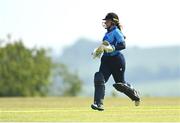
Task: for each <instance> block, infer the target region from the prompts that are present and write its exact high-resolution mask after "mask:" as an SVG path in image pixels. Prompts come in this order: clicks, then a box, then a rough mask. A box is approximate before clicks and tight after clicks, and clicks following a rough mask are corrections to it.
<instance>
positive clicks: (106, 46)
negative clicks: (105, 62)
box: [102, 41, 115, 53]
mask: <svg viewBox="0 0 180 123" xmlns="http://www.w3.org/2000/svg"><path fill="white" fill-rule="evenodd" d="M102 46H103V49H104V51H105V52H107V53H110V52H113V51H114V50H115V47H113V46H112V45H110V44H109V42H108V41H103V43H102Z"/></svg>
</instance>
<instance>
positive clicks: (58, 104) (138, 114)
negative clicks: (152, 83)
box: [0, 97, 180, 122]
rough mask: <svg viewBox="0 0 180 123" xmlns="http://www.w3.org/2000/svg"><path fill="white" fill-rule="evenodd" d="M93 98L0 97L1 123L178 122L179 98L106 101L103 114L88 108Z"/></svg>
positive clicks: (179, 113)
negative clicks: (70, 122) (138, 102)
mask: <svg viewBox="0 0 180 123" xmlns="http://www.w3.org/2000/svg"><path fill="white" fill-rule="evenodd" d="M92 100H93V99H92V98H85V97H84V98H83V97H82V98H80V97H74V98H68V97H66V98H65V97H60V98H52V97H51V98H0V121H4V122H5V121H8V122H13V121H17V122H21V121H22V122H27V121H31V122H33V121H34V122H41V121H45V122H48V121H54V122H55V121H62V122H64V121H65V122H66V121H77V122H83V121H84V122H180V97H179V98H142V103H141V106H139V107H135V106H134V104H133V102H132V101H130V100H129V99H128V98H106V99H105V102H104V103H105V111H103V112H99V111H94V110H92V109H91V108H90V104H91V103H92Z"/></svg>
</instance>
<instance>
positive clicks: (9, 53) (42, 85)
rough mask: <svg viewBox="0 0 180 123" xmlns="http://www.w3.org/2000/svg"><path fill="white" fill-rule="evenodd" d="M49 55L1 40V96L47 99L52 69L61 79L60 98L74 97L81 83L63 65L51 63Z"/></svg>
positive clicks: (37, 49)
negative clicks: (44, 97) (41, 97)
mask: <svg viewBox="0 0 180 123" xmlns="http://www.w3.org/2000/svg"><path fill="white" fill-rule="evenodd" d="M2 42H5V44H4V45H3V43H2ZM48 52H49V50H47V49H45V48H35V47H34V48H27V47H26V46H25V45H24V44H23V41H22V40H14V41H10V39H9V38H8V39H7V40H1V43H0V96H47V95H48V93H49V86H50V85H51V83H52V79H51V77H52V71H54V69H56V70H55V71H56V73H55V74H56V75H58V76H60V77H61V78H62V82H61V85H62V88H61V89H60V90H59V91H61V94H62V96H77V95H78V94H79V93H80V92H81V90H82V83H83V82H82V80H81V79H80V78H79V76H78V75H77V74H76V73H72V72H71V71H69V69H68V67H67V66H66V65H64V64H62V63H58V64H57V63H53V61H52V59H51V56H49V55H48Z"/></svg>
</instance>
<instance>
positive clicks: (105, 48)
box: [92, 41, 115, 59]
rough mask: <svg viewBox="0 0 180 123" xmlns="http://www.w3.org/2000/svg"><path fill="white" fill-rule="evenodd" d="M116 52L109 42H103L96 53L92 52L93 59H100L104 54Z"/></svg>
mask: <svg viewBox="0 0 180 123" xmlns="http://www.w3.org/2000/svg"><path fill="white" fill-rule="evenodd" d="M114 50H115V48H114V47H113V46H111V45H110V44H109V42H108V41H103V43H102V44H101V45H100V46H99V47H98V48H95V49H94V51H93V52H92V55H93V59H95V58H100V57H101V55H102V53H104V52H107V53H110V52H113V51H114Z"/></svg>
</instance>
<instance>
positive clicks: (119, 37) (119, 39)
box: [114, 30, 124, 44]
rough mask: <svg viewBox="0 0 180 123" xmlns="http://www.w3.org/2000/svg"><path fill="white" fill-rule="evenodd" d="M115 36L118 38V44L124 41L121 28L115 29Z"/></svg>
mask: <svg viewBox="0 0 180 123" xmlns="http://www.w3.org/2000/svg"><path fill="white" fill-rule="evenodd" d="M114 37H115V39H116V44H117V43H121V42H124V35H123V34H122V32H120V31H119V30H115V31H114Z"/></svg>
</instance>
